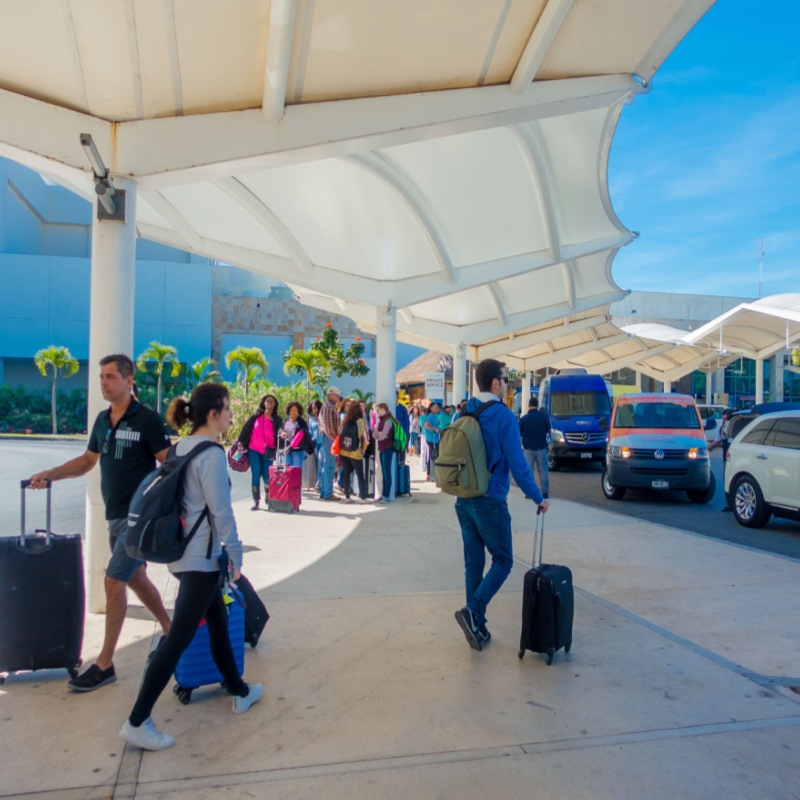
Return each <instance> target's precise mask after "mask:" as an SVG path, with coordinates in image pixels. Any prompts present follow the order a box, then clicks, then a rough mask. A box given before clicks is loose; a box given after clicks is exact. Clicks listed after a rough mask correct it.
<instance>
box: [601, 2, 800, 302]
mask: <svg viewBox="0 0 800 800" xmlns="http://www.w3.org/2000/svg"><path fill="white" fill-rule="evenodd" d="M609 186H610V191H611V199H612V202H613V204H614V208H615V210H616V212H617V214H618V216H619V218H620V220H621V221H622V222H623V224H625V225H626V226H627V227H628V228H630V229H631V230H635V231H639V232H640V233H641V237H640V238H639V239H637V240H636V241H634V242H633V243H632V244H630V245H628V246H627V247H624V248H622V250H620V252H619V254H618V255H617V257H616V260H615V261H614V267H613V276H614V280H615V281H616V282H617V283H618V284H619V285H620V286H622V287H624V288H626V289H633V290H648V291H662V292H664V291H671V292H683V293H692V294H694V293H697V294H727V295H736V296H752V297H755V296H757V294H758V240H759V237H760V236H763V238H764V284H763V294H764V296H767V295H770V294H777V293H780V292H790V291H794V292H800V2H797V0H758V2H756V0H718V2H717V3H716V4H715V5H714V6H713V7H712V8H711V10H710V11H709V12H708V13H707V14H706V15H705V17H703V19H701V20H700V22H699V23H698V24H697V25H696V26H695V28H694V29H693V30H692V31H690V32H689V34H688V36H686V38H685V39H684V40H683V42H681V43H680V44H679V45H678V47H677V48H676V49H675V50H674V51H673V53H672V54H671V55H670V56H669V58H668V59H667V60H666V62H665V63H664V65H663V66H662V67H661V69H660V70H659V71H658V72H657V73H656V75H655V77H654V79H653V88H652V91H651V92H650V93H649V94H647V95H642V96H639V97H638V98H637V99H636V102H635V103H634V104H633V105H631V106H626V107H625V108H624V110H623V112H622V116H621V118H620V121H619V125H618V128H617V133H616V136H615V138H614V142H613V145H612V148H611V158H610V163H609Z"/></svg>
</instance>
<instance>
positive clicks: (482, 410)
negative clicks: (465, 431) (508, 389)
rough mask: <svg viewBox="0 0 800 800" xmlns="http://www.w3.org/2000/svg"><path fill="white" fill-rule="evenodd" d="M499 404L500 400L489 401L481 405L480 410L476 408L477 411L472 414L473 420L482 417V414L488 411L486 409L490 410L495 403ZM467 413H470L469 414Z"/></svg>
mask: <svg viewBox="0 0 800 800" xmlns="http://www.w3.org/2000/svg"><path fill="white" fill-rule="evenodd" d="M498 402H500V401H499V400H488V401H487V402H485V403H481V405H480V406H478V408H476V409H475V410H474V411H473V412H472V413H471V414H470V416H471V417H472V418H473V419H477V418H478V417H479V416H480V415H481V414H482V413H483V412H484V411H486V409H487V408H489V406H493V405H494V404H495V403H498ZM467 413H468V412H467Z"/></svg>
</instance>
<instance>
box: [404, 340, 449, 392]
mask: <svg viewBox="0 0 800 800" xmlns="http://www.w3.org/2000/svg"><path fill="white" fill-rule="evenodd" d="M428 372H444V379H445V386H446V387H447V394H448V395H451V393H452V391H453V357H452V356H450V355H448V354H447V353H440V352H439V351H438V350H428V351H427V352H426V353H423V354H422V355H421V356H419V358H415V359H414V360H413V361H412V362H411V363H410V364H407V365H406V366H405V367H403V369H401V370H400V371H399V372H398V373H397V376H396V379H395V383H396V384H397V386H399V387H400V388H402V389H405V390H406V392H408V395H409V397H410V398H411V399H412V400H422V399H424V397H425V375H426V374H427V373H428Z"/></svg>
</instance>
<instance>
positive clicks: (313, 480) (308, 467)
mask: <svg viewBox="0 0 800 800" xmlns="http://www.w3.org/2000/svg"><path fill="white" fill-rule="evenodd" d="M321 408H322V403H321V402H320V401H319V400H314V401H312V402H311V403H309V405H308V434H309V436H310V437H311V441H312V442H313V443H314V452H313V453H309V455H308V458H307V459H306V460H305V461H304V462H303V486H304V487H305V489H306V491H309V492H311V491H314V490H315V489H316V490H317V491H318V490H319V480H318V477H319V410H320V409H321Z"/></svg>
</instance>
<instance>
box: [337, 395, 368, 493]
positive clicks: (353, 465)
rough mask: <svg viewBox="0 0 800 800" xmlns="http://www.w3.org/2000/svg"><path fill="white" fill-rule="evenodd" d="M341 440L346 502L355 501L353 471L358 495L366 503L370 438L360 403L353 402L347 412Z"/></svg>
mask: <svg viewBox="0 0 800 800" xmlns="http://www.w3.org/2000/svg"><path fill="white" fill-rule="evenodd" d="M339 442H340V445H339V458H340V460H341V462H342V468H343V476H342V485H343V486H344V497H345V500H344V501H345V503H352V502H353V501H352V500H351V499H350V494H351V487H352V483H353V473H355V476H356V481H357V482H358V496H359V497H360V498H361V505H364V504H365V503H367V502H369V501H368V495H367V481H366V478H365V477H364V467H365V463H364V461H365V458H364V455H365V453H366V452H367V447H368V446H369V442H370V438H369V432H368V430H367V423H366V420H365V419H364V411H363V409H362V407H361V404H360V403H352V404H351V405H350V410H349V411H348V412H347V416H346V417H345V418H344V422H343V423H342V427H341V430H340V431H339Z"/></svg>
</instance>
